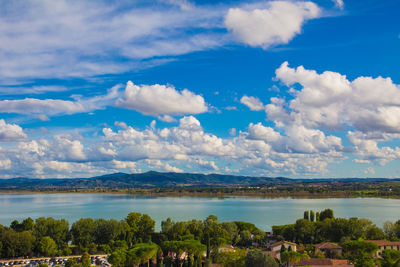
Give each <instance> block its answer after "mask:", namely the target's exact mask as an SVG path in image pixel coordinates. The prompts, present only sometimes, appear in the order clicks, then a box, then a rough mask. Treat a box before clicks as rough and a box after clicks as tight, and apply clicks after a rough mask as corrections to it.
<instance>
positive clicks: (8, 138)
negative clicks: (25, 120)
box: [0, 119, 28, 142]
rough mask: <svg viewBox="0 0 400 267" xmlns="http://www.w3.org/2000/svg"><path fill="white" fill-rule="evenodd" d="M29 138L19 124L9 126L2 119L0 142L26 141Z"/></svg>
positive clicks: (0, 120) (0, 122)
mask: <svg viewBox="0 0 400 267" xmlns="http://www.w3.org/2000/svg"><path fill="white" fill-rule="evenodd" d="M27 139H28V137H27V135H26V134H25V133H24V131H23V130H22V128H21V127H20V126H19V125H17V124H8V123H6V122H5V121H4V120H3V119H0V142H13V141H24V140H27Z"/></svg>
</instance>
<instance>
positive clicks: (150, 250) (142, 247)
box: [125, 243, 159, 266]
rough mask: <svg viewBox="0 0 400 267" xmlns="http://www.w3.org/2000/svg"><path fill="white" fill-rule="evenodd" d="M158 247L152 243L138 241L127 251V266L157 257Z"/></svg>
mask: <svg viewBox="0 0 400 267" xmlns="http://www.w3.org/2000/svg"><path fill="white" fill-rule="evenodd" d="M158 250H159V247H158V246H157V245H156V244H154V243H139V244H136V245H135V246H133V247H132V248H131V249H130V250H128V251H127V256H126V263H125V265H127V266H135V265H138V264H143V263H147V262H148V261H149V260H151V259H156V258H157V253H158Z"/></svg>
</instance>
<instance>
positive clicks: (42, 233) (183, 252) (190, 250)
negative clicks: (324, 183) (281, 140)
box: [0, 209, 400, 267]
mask: <svg viewBox="0 0 400 267" xmlns="http://www.w3.org/2000/svg"><path fill="white" fill-rule="evenodd" d="M154 226H155V221H154V220H153V219H152V218H151V217H150V216H148V215H147V214H141V213H135V212H132V213H130V214H128V216H127V217H126V218H125V219H124V220H120V221H117V220H113V219H111V220H105V219H95V220H94V219H91V218H82V219H80V220H78V221H76V222H74V223H73V224H72V225H71V226H69V224H68V222H67V221H66V220H63V219H61V220H56V219H53V218H37V219H36V220H32V219H31V218H27V219H25V220H23V221H22V222H18V221H13V222H12V223H11V225H10V226H9V227H6V226H0V253H1V257H2V258H14V257H25V256H29V257H32V256H56V255H63V256H66V255H71V254H74V255H81V254H82V253H85V255H86V257H87V255H88V254H87V253H89V254H102V253H107V254H109V255H110V259H109V260H110V262H111V263H112V264H113V265H114V266H116V267H123V266H139V265H141V264H145V265H147V264H150V263H151V264H152V265H154V266H162V265H161V264H166V266H196V267H197V266H203V264H204V265H206V266H207V265H209V264H211V262H214V263H218V264H220V265H221V266H233V267H235V266H237V267H240V266H242V267H244V266H278V261H277V260H276V259H274V258H272V257H271V256H270V255H267V254H266V253H263V252H262V250H261V249H264V250H265V249H267V248H266V244H267V242H268V240H269V238H272V237H271V236H269V235H267V233H265V232H264V231H262V230H260V229H258V228H257V227H256V226H255V225H254V224H252V223H248V222H241V221H232V222H219V221H218V218H217V217H216V216H213V215H210V216H208V217H207V218H206V219H205V220H190V221H180V222H174V221H172V220H171V219H169V218H168V219H166V220H165V221H163V222H162V224H161V231H160V232H155V231H154ZM273 232H274V235H275V236H274V237H273V238H277V239H278V240H287V241H293V242H296V243H297V244H299V246H298V251H297V252H295V251H291V250H290V249H289V250H287V251H286V250H285V249H284V247H282V250H281V263H286V264H289V263H291V262H296V261H298V260H300V259H301V258H308V257H326V256H332V255H324V254H323V253H320V254H318V255H316V254H315V253H314V248H313V246H312V244H315V243H319V242H324V241H331V242H335V243H340V244H341V245H342V247H343V249H344V253H343V255H334V256H336V257H339V258H340V257H342V258H347V259H349V260H350V261H351V262H354V263H355V264H356V266H374V264H376V263H377V262H378V263H379V264H381V266H383V267H385V266H397V265H396V264H399V263H400V252H398V251H395V250H385V251H384V253H383V254H382V259H381V260H379V261H378V260H377V259H375V258H373V253H374V252H375V251H376V250H377V249H378V247H377V246H376V245H374V244H373V243H369V242H365V241H363V240H368V239H371V240H372V239H388V240H400V220H399V221H397V222H395V223H391V222H387V223H385V225H384V227H383V229H380V228H379V227H377V226H376V225H374V224H373V223H372V222H371V221H369V220H367V219H358V218H350V219H345V218H335V217H334V214H333V211H332V210H330V209H326V210H324V211H321V212H314V211H306V212H304V215H303V218H301V219H298V220H297V221H296V222H295V223H294V224H289V225H282V226H273ZM71 261H72V260H71ZM70 263H71V266H75V265H77V266H78V265H79V266H82V264H83V263H82V262H80V263H77V262H75V263H73V262H70Z"/></svg>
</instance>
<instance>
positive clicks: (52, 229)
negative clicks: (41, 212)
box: [33, 217, 69, 249]
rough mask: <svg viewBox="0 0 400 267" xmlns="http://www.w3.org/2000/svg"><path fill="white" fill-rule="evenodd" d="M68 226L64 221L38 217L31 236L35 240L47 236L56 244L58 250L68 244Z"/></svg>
mask: <svg viewBox="0 0 400 267" xmlns="http://www.w3.org/2000/svg"><path fill="white" fill-rule="evenodd" d="M68 233H69V224H68V221H66V220H65V219H61V220H55V219H54V218H51V217H49V218H44V217H40V218H37V219H36V220H35V225H34V229H33V235H34V236H35V237H36V239H37V240H40V239H41V238H42V237H45V236H49V237H51V238H52V239H53V240H54V242H56V244H57V246H58V248H59V249H61V248H63V247H64V245H65V244H66V243H67V242H68Z"/></svg>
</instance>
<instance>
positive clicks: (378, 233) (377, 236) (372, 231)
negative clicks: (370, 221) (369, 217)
mask: <svg viewBox="0 0 400 267" xmlns="http://www.w3.org/2000/svg"><path fill="white" fill-rule="evenodd" d="M366 238H367V239H368V240H382V239H385V233H384V232H383V231H382V230H381V229H380V228H379V227H377V226H376V225H372V226H371V227H370V228H369V229H368V230H367V233H366Z"/></svg>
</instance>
